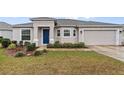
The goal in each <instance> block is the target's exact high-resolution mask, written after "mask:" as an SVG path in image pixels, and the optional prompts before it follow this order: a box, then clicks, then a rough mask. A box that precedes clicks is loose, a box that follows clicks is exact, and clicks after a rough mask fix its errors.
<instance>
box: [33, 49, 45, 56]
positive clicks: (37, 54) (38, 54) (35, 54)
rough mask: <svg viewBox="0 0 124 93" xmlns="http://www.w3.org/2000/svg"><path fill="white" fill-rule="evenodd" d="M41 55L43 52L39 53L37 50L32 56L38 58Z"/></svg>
mask: <svg viewBox="0 0 124 93" xmlns="http://www.w3.org/2000/svg"><path fill="white" fill-rule="evenodd" d="M42 54H43V51H40V50H37V51H35V52H34V54H33V55H34V56H40V55H42Z"/></svg>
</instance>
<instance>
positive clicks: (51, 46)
mask: <svg viewBox="0 0 124 93" xmlns="http://www.w3.org/2000/svg"><path fill="white" fill-rule="evenodd" d="M47 48H86V46H85V44H84V43H75V44H72V43H64V44H60V43H54V44H48V45H47Z"/></svg>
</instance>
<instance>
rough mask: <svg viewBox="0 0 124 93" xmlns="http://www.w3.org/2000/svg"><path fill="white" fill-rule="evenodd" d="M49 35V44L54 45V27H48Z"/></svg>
mask: <svg viewBox="0 0 124 93" xmlns="http://www.w3.org/2000/svg"><path fill="white" fill-rule="evenodd" d="M49 33H50V34H49V35H50V36H49V37H50V39H49V43H50V44H53V43H54V27H50V32H49Z"/></svg>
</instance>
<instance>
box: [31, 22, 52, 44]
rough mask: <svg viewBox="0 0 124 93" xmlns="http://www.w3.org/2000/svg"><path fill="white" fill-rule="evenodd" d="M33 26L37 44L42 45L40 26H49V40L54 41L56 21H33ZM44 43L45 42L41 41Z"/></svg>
mask: <svg viewBox="0 0 124 93" xmlns="http://www.w3.org/2000/svg"><path fill="white" fill-rule="evenodd" d="M33 27H34V38H33V42H35V43H36V45H37V46H39V45H40V43H39V42H40V41H39V35H38V34H39V33H40V32H39V31H38V27H49V28H50V31H49V42H50V43H54V21H33ZM41 44H43V42H41Z"/></svg>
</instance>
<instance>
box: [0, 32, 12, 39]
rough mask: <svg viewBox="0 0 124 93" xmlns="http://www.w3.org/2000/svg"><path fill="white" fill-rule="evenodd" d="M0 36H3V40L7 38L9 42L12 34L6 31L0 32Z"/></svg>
mask: <svg viewBox="0 0 124 93" xmlns="http://www.w3.org/2000/svg"><path fill="white" fill-rule="evenodd" d="M0 36H3V37H4V38H9V39H10V40H12V37H13V33H12V31H8V30H0Z"/></svg>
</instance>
